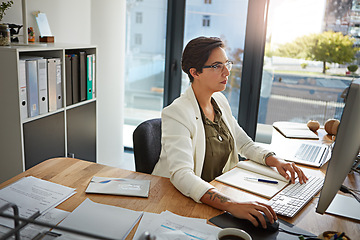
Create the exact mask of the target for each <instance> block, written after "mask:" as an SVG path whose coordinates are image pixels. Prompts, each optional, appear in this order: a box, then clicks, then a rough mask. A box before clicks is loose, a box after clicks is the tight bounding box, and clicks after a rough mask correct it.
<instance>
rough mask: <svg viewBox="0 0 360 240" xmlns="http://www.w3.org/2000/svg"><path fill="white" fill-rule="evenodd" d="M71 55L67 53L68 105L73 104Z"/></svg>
mask: <svg viewBox="0 0 360 240" xmlns="http://www.w3.org/2000/svg"><path fill="white" fill-rule="evenodd" d="M71 75H72V71H71V55H69V54H66V55H65V78H66V106H69V105H71V104H73V100H72V81H71Z"/></svg>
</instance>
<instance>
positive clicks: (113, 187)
mask: <svg viewBox="0 0 360 240" xmlns="http://www.w3.org/2000/svg"><path fill="white" fill-rule="evenodd" d="M149 190H150V180H143V179H128V178H109V177H96V176H94V177H93V178H92V179H91V181H90V183H89V185H88V187H87V188H86V190H85V192H86V193H99V194H112V195H123V196H135V197H148V196H149Z"/></svg>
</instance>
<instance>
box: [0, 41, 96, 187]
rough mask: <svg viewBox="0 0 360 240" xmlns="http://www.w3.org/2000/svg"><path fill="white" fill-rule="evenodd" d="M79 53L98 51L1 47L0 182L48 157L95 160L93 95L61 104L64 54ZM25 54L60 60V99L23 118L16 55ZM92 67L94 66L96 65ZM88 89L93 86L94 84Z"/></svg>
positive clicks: (79, 47) (65, 47)
mask: <svg viewBox="0 0 360 240" xmlns="http://www.w3.org/2000/svg"><path fill="white" fill-rule="evenodd" d="M80 51H81V52H86V54H91V55H93V56H96V55H97V48H96V46H93V45H70V44H43V45H40V46H39V45H34V46H31V45H30V44H29V45H13V46H10V47H0V105H1V109H2V110H1V118H0V119H1V120H0V132H1V133H0V151H1V152H2V156H1V158H0V182H3V181H5V180H7V179H9V178H11V177H13V176H15V175H17V174H19V173H21V172H23V171H25V170H27V169H29V168H31V167H32V166H34V165H36V164H38V163H40V162H42V161H44V160H46V159H49V158H52V157H63V156H74V157H75V158H80V159H83V160H88V161H92V162H96V155H97V142H96V136H97V103H96V97H95V96H93V98H92V99H88V100H83V101H79V102H77V103H74V104H71V103H70V104H69V103H67V102H66V101H67V95H66V90H67V89H68V88H67V86H66V83H67V80H68V79H66V77H67V74H66V70H67V69H66V68H65V56H66V55H67V54H69V53H76V52H80ZM25 56H39V57H43V58H59V59H60V61H61V68H60V72H61V91H62V92H61V93H62V97H61V99H60V100H59V101H61V106H59V105H57V109H56V110H52V111H48V112H46V113H42V114H39V115H36V116H34V117H27V116H25V117H24V116H23V115H24V114H23V113H22V112H21V107H22V106H21V105H22V102H23V100H22V99H21V96H20V85H21V84H20V83H19V80H20V79H21V77H22V75H21V71H20V70H19V67H20V62H21V58H23V57H25ZM93 66H94V68H95V69H96V68H97V67H96V63H94V64H93ZM94 74H95V75H96V71H95V73H94ZM95 75H94V78H95V79H96V82H97V77H96V76H95ZM93 87H94V88H95V89H96V87H95V85H93ZM26 89H28V86H26ZM27 103H28V102H27Z"/></svg>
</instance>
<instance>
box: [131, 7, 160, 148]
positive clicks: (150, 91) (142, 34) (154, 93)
mask: <svg viewBox="0 0 360 240" xmlns="http://www.w3.org/2000/svg"><path fill="white" fill-rule="evenodd" d="M126 13H127V15H126V31H127V33H126V35H127V41H126V48H125V58H126V66H125V90H124V91H125V94H124V96H125V100H124V102H125V106H124V116H125V117H124V146H125V147H129V148H132V132H133V130H134V129H135V127H136V126H137V125H138V124H140V123H141V122H143V121H144V120H146V119H150V118H157V117H160V113H161V110H162V107H163V89H164V71H165V39H166V19H167V0H157V1H139V0H137V1H136V2H135V1H133V0H127V9H126ZM147 15H148V16H152V17H151V21H143V20H144V19H143V17H144V16H147ZM139 23H141V24H139Z"/></svg>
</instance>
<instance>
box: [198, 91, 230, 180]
mask: <svg viewBox="0 0 360 240" xmlns="http://www.w3.org/2000/svg"><path fill="white" fill-rule="evenodd" d="M211 104H212V105H213V108H214V111H215V117H214V122H213V121H211V120H210V119H208V118H207V117H206V116H205V114H204V112H203V111H202V109H201V107H200V111H201V117H202V121H203V123H204V129H205V138H206V150H205V160H204V166H203V170H202V174H201V178H202V179H204V180H205V181H208V182H210V181H212V180H214V179H215V178H216V177H217V176H220V175H221V174H222V169H223V168H224V166H225V164H226V162H227V161H228V158H229V155H230V153H231V152H232V151H233V149H234V139H233V137H232V136H231V134H230V131H229V129H228V127H227V126H226V124H225V122H224V120H223V119H222V118H221V115H222V113H221V110H220V108H219V106H218V105H217V104H216V102H215V100H214V99H213V98H212V99H211Z"/></svg>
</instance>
